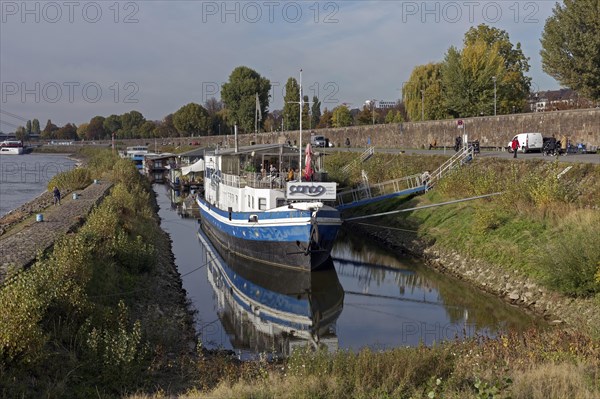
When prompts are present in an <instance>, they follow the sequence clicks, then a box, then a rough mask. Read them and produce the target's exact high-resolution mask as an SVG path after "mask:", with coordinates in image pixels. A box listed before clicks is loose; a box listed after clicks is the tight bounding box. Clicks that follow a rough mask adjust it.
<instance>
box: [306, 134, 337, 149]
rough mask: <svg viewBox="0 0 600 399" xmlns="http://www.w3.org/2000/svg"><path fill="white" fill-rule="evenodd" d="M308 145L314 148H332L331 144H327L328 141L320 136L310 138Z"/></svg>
mask: <svg viewBox="0 0 600 399" xmlns="http://www.w3.org/2000/svg"><path fill="white" fill-rule="evenodd" d="M310 143H311V144H312V145H313V146H314V147H333V144H332V143H330V142H329V139H328V138H327V137H325V136H321V135H315V136H311V137H310Z"/></svg>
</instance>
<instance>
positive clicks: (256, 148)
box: [207, 144, 298, 155]
mask: <svg viewBox="0 0 600 399" xmlns="http://www.w3.org/2000/svg"><path fill="white" fill-rule="evenodd" d="M280 149H281V151H282V153H283V154H288V155H289V154H298V148H296V147H290V146H289V145H287V144H255V145H250V146H244V147H238V151H237V153H236V152H235V148H232V147H229V148H219V150H218V151H216V150H215V149H211V150H210V153H211V154H216V155H234V154H238V155H239V154H251V153H254V154H255V155H256V154H265V155H266V154H269V155H279V152H280ZM207 152H208V151H207Z"/></svg>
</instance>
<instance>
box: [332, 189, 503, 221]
mask: <svg viewBox="0 0 600 399" xmlns="http://www.w3.org/2000/svg"><path fill="white" fill-rule="evenodd" d="M500 194H504V191H501V192H498V193H492V194H484V195H478V196H476V197H469V198H461V199H457V200H452V201H446V202H440V203H439V204H429V205H423V206H417V207H413V208H406V209H398V210H396V211H389V212H382V213H374V214H372V215H363V216H355V217H351V218H348V219H344V221H345V222H352V221H354V220H361V219H368V218H374V217H377V216H386V215H393V214H395V213H400V212H410V211H418V210H421V209H427V208H435V207H436V206H443V205H451V204H457V203H459V202H466V201H472V200H476V199H481V198H488V197H493V196H496V195H500Z"/></svg>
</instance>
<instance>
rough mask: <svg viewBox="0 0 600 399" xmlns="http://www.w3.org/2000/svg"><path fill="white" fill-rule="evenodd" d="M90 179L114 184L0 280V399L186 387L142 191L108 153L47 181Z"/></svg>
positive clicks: (165, 250)
mask: <svg viewBox="0 0 600 399" xmlns="http://www.w3.org/2000/svg"><path fill="white" fill-rule="evenodd" d="M92 152H94V151H92ZM92 176H94V177H100V176H101V178H103V179H110V180H111V181H112V182H113V183H114V187H113V189H112V192H111V193H110V195H109V196H108V197H107V198H105V200H104V201H103V202H102V203H101V205H100V206H98V207H97V208H96V209H95V210H93V211H92V213H91V215H90V216H89V217H88V219H87V221H86V223H85V225H84V226H83V227H81V228H80V229H79V231H77V232H76V233H74V234H69V235H67V236H64V237H63V238H62V239H59V240H58V241H57V242H56V243H55V245H54V247H53V250H52V251H50V252H49V253H47V254H40V257H39V260H38V261H37V262H36V264H35V265H34V266H32V267H31V268H29V269H27V270H25V271H20V272H15V273H13V275H12V276H10V277H9V278H7V282H6V284H4V285H3V286H2V287H0V304H1V306H0V325H1V326H2V328H1V329H0V397H6V398H15V397H61V398H68V397H107V396H112V397H120V396H121V395H122V394H123V393H124V392H133V391H136V390H139V389H143V390H150V391H152V390H154V389H157V388H159V387H161V386H164V387H167V386H169V387H171V389H172V390H173V391H177V390H178V389H180V388H181V387H182V386H183V385H185V384H187V378H185V375H186V371H185V370H186V369H187V366H186V364H187V363H186V362H187V361H188V358H187V356H186V354H187V353H188V352H189V351H190V348H189V345H188V344H189V343H190V342H191V341H192V340H193V337H190V336H189V335H190V334H188V333H189V332H190V328H189V323H190V322H191V320H190V317H189V315H187V314H184V312H182V309H183V308H184V306H183V298H182V297H181V296H180V295H179V296H178V294H180V290H179V289H178V286H177V285H176V283H177V282H178V280H177V277H176V276H174V277H175V278H171V277H173V275H169V274H170V272H171V274H172V271H170V270H168V267H167V268H166V267H165V265H167V266H168V265H169V264H171V254H170V247H169V242H168V239H167V237H165V236H164V233H163V232H162V230H161V229H160V226H159V224H158V220H157V217H156V214H155V210H154V204H155V202H154V198H153V193H152V191H151V188H150V186H149V184H148V182H147V181H146V180H145V179H144V178H142V177H141V176H140V175H139V173H138V172H137V171H136V169H135V167H134V165H133V164H132V163H131V162H129V161H125V160H119V159H116V158H115V157H113V156H112V155H111V154H110V152H108V151H102V152H101V153H98V154H95V155H93V156H92V157H91V158H90V159H89V161H88V163H87V166H86V167H83V168H78V169H75V170H72V171H69V172H66V173H64V174H61V175H58V176H56V177H55V178H54V179H53V180H52V181H51V182H50V183H49V187H52V186H53V185H54V184H56V185H59V186H60V187H63V188H70V189H81V188H83V187H85V186H86V185H88V184H90V183H91V181H92ZM165 269H167V270H165ZM169 285H170V286H169ZM173 285H175V286H173ZM186 334H187V336H186Z"/></svg>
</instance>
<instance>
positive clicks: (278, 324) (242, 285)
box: [198, 233, 344, 356]
mask: <svg viewBox="0 0 600 399" xmlns="http://www.w3.org/2000/svg"><path fill="white" fill-rule="evenodd" d="M198 236H199V238H200V241H201V242H202V244H203V245H204V248H205V250H206V251H207V253H206V259H207V269H208V281H209V283H210V284H211V286H212V288H213V290H214V292H215V296H216V304H217V308H218V315H219V319H220V321H221V324H222V326H223V328H224V330H225V331H226V333H227V335H228V336H229V340H230V342H231V345H232V347H233V349H234V350H236V351H240V352H242V353H245V354H246V355H253V354H257V353H270V354H276V355H279V356H288V355H289V354H290V353H291V352H292V351H293V349H294V348H296V347H304V346H306V345H309V346H311V347H314V348H318V347H326V348H327V349H328V350H330V351H333V350H337V348H338V339H337V336H336V333H335V323H336V320H337V319H338V317H339V315H340V314H341V312H342V308H343V304H344V290H343V288H342V286H341V284H340V282H339V280H338V276H337V273H336V271H335V268H334V267H333V261H332V260H331V259H329V261H328V265H326V267H324V268H322V270H319V271H313V272H308V271H298V270H292V269H285V268H281V267H265V265H264V264H258V263H253V262H251V261H249V260H247V259H241V258H238V257H236V256H233V255H228V254H226V253H223V254H222V256H221V254H219V253H217V252H216V251H215V250H214V248H213V247H212V246H211V245H210V244H209V242H208V240H207V239H206V237H204V236H203V235H202V234H201V233H200V234H199V235H198Z"/></svg>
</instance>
